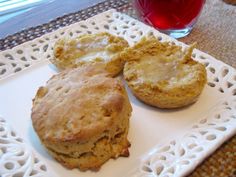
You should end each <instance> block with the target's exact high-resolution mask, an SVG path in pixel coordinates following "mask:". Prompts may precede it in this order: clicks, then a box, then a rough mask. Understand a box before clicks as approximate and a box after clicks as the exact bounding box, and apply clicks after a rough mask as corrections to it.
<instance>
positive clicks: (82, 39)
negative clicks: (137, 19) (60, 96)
mask: <svg viewBox="0 0 236 177" xmlns="http://www.w3.org/2000/svg"><path fill="white" fill-rule="evenodd" d="M128 46H129V45H128V42H127V41H126V40H125V39H123V38H121V37H117V36H113V35H111V34H109V33H106V32H103V33H98V34H85V35H81V36H79V37H77V38H75V39H60V40H58V41H57V42H56V43H55V46H54V58H53V59H52V60H51V62H52V63H53V64H55V65H56V66H57V68H59V70H64V69H67V68H75V67H77V66H81V65H88V64H89V65H91V64H94V63H98V62H100V63H103V64H104V65H105V68H106V70H107V71H108V72H110V73H111V74H112V75H113V76H115V75H117V74H118V73H119V72H120V71H121V70H122V69H123V66H124V61H123V60H122V58H121V57H120V52H121V51H123V49H124V48H126V47H128Z"/></svg>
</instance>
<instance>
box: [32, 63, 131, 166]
mask: <svg viewBox="0 0 236 177" xmlns="http://www.w3.org/2000/svg"><path fill="white" fill-rule="evenodd" d="M131 111H132V108H131V105H130V102H129V99H128V96H127V94H126V91H125V88H124V86H123V84H122V82H121V81H120V80H119V79H117V78H111V77H110V76H109V73H107V72H106V71H105V70H103V69H102V68H101V67H99V66H98V65H92V66H82V67H79V68H75V69H69V70H65V71H62V72H61V73H59V74H57V75H54V76H53V77H52V78H51V79H50V80H49V81H48V82H47V84H46V86H44V87H40V88H39V89H38V91H37V94H36V96H35V98H34V99H33V107H32V114H31V118H32V123H33V127H34V129H35V131H36V132H37V134H38V136H39V138H40V140H41V142H42V143H43V144H44V146H45V147H46V148H47V150H48V152H49V153H50V154H52V156H53V157H54V158H55V159H57V160H58V161H59V162H60V163H62V164H63V165H65V166H66V167H68V168H79V169H81V170H88V169H91V170H97V169H99V168H100V166H101V165H102V164H103V163H104V162H105V161H107V160H108V159H109V158H117V157H118V156H128V155H129V151H128V147H129V146H130V144H129V142H128V140H127V134H128V129H129V118H130V115H131Z"/></svg>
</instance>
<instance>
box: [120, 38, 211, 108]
mask: <svg viewBox="0 0 236 177" xmlns="http://www.w3.org/2000/svg"><path fill="white" fill-rule="evenodd" d="M192 50H193V46H191V47H190V48H188V49H186V50H184V51H182V48H181V47H180V46H176V45H173V44H171V43H167V42H164V43H162V42H159V41H158V40H157V39H156V38H155V37H148V38H143V39H142V40H141V41H140V42H138V43H137V44H135V45H134V46H133V47H130V48H128V49H126V50H125V51H124V52H123V53H122V57H123V58H124V59H125V60H126V63H125V66H124V77H125V80H126V81H127V83H128V86H129V88H130V89H131V90H132V92H133V94H134V95H135V96H136V97H137V98H139V99H140V100H141V101H143V102H145V103H147V104H149V105H152V106H156V107H159V108H179V107H183V106H186V105H189V104H191V103H194V102H195V101H196V100H197V99H198V97H199V95H200V93H201V92H202V90H203V88H204V85H205V84H206V81H207V74H206V69H205V67H204V65H202V64H200V63H198V62H197V61H194V60H193V59H192V58H191V54H192Z"/></svg>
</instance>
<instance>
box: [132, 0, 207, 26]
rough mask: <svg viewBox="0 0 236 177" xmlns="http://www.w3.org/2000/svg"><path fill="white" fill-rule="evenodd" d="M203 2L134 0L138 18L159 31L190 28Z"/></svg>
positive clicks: (202, 0) (200, 0)
mask: <svg viewBox="0 0 236 177" xmlns="http://www.w3.org/2000/svg"><path fill="white" fill-rule="evenodd" d="M204 3H205V0H134V6H135V8H136V10H137V12H138V15H139V16H140V18H141V19H142V20H143V21H144V22H146V23H148V24H151V25H153V26H154V27H157V28H158V29H161V30H169V29H177V30H178V29H184V28H187V27H192V25H193V24H194V23H195V21H196V20H197V17H198V15H199V14H200V12H201V9H202V7H203V5H204Z"/></svg>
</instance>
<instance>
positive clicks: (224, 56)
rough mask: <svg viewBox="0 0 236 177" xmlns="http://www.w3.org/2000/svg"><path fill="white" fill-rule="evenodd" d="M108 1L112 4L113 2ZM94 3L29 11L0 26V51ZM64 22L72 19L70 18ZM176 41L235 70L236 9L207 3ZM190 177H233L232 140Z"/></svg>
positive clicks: (85, 0)
mask: <svg viewBox="0 0 236 177" xmlns="http://www.w3.org/2000/svg"><path fill="white" fill-rule="evenodd" d="M110 1H114V2H115V0H110ZM121 1H122V2H124V1H128V0H121ZM98 2H102V0H79V1H77V0H67V1H64V0H55V1H52V2H50V3H48V4H42V5H40V6H37V7H34V8H31V9H29V10H28V11H26V12H24V13H21V14H20V15H17V16H15V17H13V18H11V19H9V20H7V21H5V22H4V23H0V38H2V39H1V40H0V47H1V48H0V50H4V49H5V48H9V47H12V46H15V45H17V44H19V43H17V40H16V42H15V41H14V42H13V43H12V44H9V45H8V44H7V41H8V43H9V40H12V39H14V40H15V38H14V37H15V36H16V37H17V36H19V35H17V34H16V35H15V34H14V33H16V32H19V31H21V30H23V29H27V28H30V27H34V26H38V25H41V24H43V23H48V22H49V21H51V20H52V19H55V18H57V17H60V16H63V15H65V14H68V13H73V12H77V11H78V10H81V9H84V8H87V7H89V6H92V5H94V4H96V3H98ZM113 8H114V7H113ZM119 10H120V11H123V12H125V13H127V14H129V15H131V16H135V14H134V10H133V9H132V6H130V4H129V5H124V6H123V7H122V8H121V9H119ZM0 18H1V16H0ZM68 18H71V19H73V17H70V15H69V16H68ZM76 20H78V19H74V21H76ZM72 21H73V20H72ZM63 25H64V24H63ZM52 30H53V29H52ZM29 32H34V29H33V30H29V31H27V30H26V31H25V32H22V34H24V33H29ZM46 32H48V31H46ZM46 32H44V33H46ZM19 34H21V33H19ZM42 34H43V33H42ZM8 35H12V36H8ZM7 36H8V37H7ZM21 36H24V35H21ZM27 40H29V39H27ZM180 41H182V42H185V43H187V44H191V43H193V42H197V44H198V45H197V48H199V49H200V50H202V51H204V52H206V53H208V54H210V55H212V56H214V57H215V58H217V59H219V60H222V61H223V62H225V63H227V64H229V65H231V66H233V67H234V68H236V6H232V5H228V4H226V3H224V2H223V1H221V0H207V1H206V4H205V7H204V9H203V12H202V14H201V16H200V18H199V20H198V22H197V24H196V25H195V27H194V29H193V31H192V32H191V33H190V34H189V35H188V36H187V37H185V38H182V39H180ZM23 42H24V41H23ZM190 176H196V177H198V176H206V177H208V176H212V177H213V176H223V177H226V176H227V177H235V176H236V136H234V137H233V138H232V139H231V140H230V141H229V142H227V143H225V144H224V145H223V146H222V147H221V148H220V149H219V150H217V151H216V152H215V153H214V155H213V156H211V157H210V158H209V159H208V160H206V161H205V162H204V163H203V164H202V165H201V166H200V167H198V168H197V169H196V170H195V171H194V172H193V173H192V174H191V175H190Z"/></svg>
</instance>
